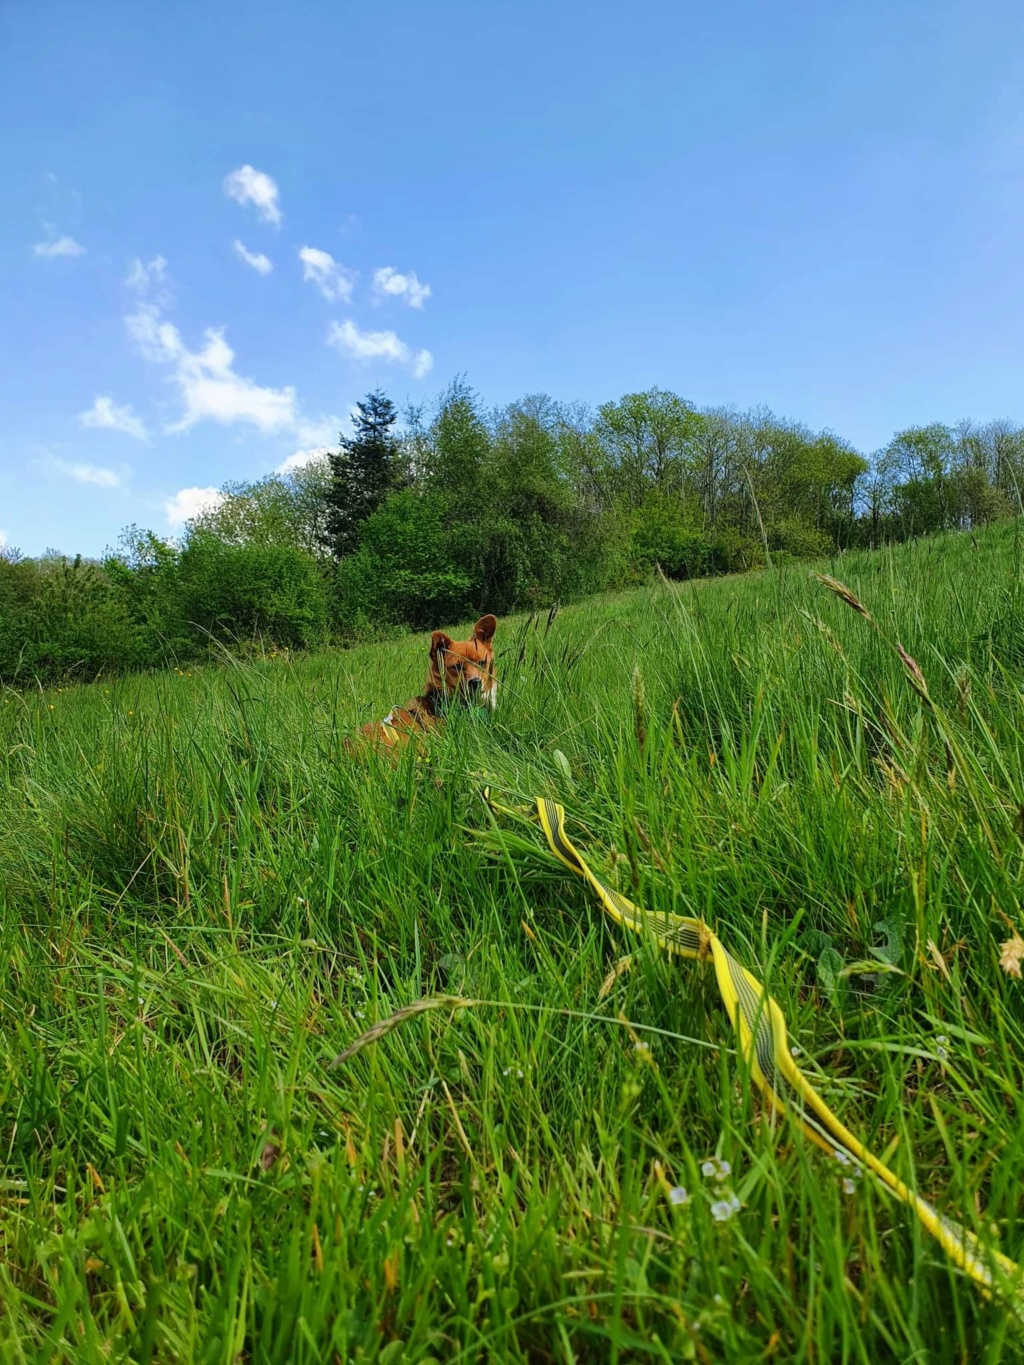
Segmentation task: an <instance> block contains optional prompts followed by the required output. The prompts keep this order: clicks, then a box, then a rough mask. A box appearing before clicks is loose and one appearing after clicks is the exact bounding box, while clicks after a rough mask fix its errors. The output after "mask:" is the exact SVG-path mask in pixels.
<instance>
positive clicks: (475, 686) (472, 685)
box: [469, 678, 480, 692]
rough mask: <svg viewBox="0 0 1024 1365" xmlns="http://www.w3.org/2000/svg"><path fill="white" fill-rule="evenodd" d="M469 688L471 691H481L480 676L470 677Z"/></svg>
mask: <svg viewBox="0 0 1024 1365" xmlns="http://www.w3.org/2000/svg"><path fill="white" fill-rule="evenodd" d="M469 690H470V691H471V692H479V691H480V679H479V678H470V680H469Z"/></svg>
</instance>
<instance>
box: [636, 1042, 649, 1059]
mask: <svg viewBox="0 0 1024 1365" xmlns="http://www.w3.org/2000/svg"><path fill="white" fill-rule="evenodd" d="M633 1050H634V1051H635V1052H639V1053H640V1054H641V1056H643V1054H644V1053H649V1052H650V1050H651V1045H650V1043H642V1042H636V1043H634V1044H633Z"/></svg>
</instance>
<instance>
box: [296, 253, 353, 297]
mask: <svg viewBox="0 0 1024 1365" xmlns="http://www.w3.org/2000/svg"><path fill="white" fill-rule="evenodd" d="M299 260H300V261H301V262H302V278H303V279H304V280H306V281H308V282H309V283H312V284H315V285H316V287H317V288H318V289H319V290H320V293H321V294H323V296H324V298H325V299H328V300H330V302H332V303H334V302H337V301H338V300H340V299H344V300H346V301H347V300H348V299H350V298H351V297H352V283H353V281H354V280H355V275H354V274H353V273H352V271H351V270H346V269H345V267H344V266H343V265H339V264H338V262H337V261H336V260H335V259H334V257H333V256H332V255H331V253H330V252H329V251H321V250H320V249H319V247H315V246H304V247H303V248H302V250H301V251H300V252H299Z"/></svg>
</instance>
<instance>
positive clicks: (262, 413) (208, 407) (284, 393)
mask: <svg viewBox="0 0 1024 1365" xmlns="http://www.w3.org/2000/svg"><path fill="white" fill-rule="evenodd" d="M125 323H126V325H127V328H128V333H129V336H131V338H132V340H133V341H134V342H135V345H136V346H137V347H138V349H139V351H140V352H141V353H142V355H143V356H145V358H146V359H147V360H151V361H153V362H154V363H155V364H164V365H171V366H173V372H172V375H171V378H172V379H173V381H174V383H175V384H177V386H178V388H179V390H180V392H181V397H182V401H183V403H184V409H185V410H184V412H183V414H182V416H181V420H180V421H178V422H175V423H174V424H173V425H172V426H170V427H168V428H167V430H168V431H172V432H178V431H188V429H189V428H190V427H193V426H195V424H196V423H197V422H202V421H207V420H208V421H212V422H219V423H221V424H222V425H224V426H228V425H230V424H231V423H233V422H248V423H250V424H251V425H252V426H254V427H257V428H258V429H259V430H260V431H263V432H272V431H282V430H286V429H288V428H293V427H294V426H295V424H296V421H297V414H296V411H295V390H294V388H293V387H292V386H291V385H287V386H286V387H284V388H281V389H273V388H269V387H266V386H264V385H261V384H256V383H254V382H253V380H251V379H247V378H246V377H245V376H244V375H239V374H236V373H235V370H234V362H235V353H234V351H233V350H232V349H231V347H230V346H229V345H228V343H227V342H226V341H225V339H224V332H223V331H222V330H221V329H219V328H213V327H211V328H207V330H206V331H205V333H204V338H205V345H204V346H203V348H202V350H199V351H190V350H189V349H188V347H187V346H186V345H185V343H184V342H183V341H182V339H181V333H180V332H179V331H178V329H177V327H175V326H174V324H173V323H170V322H165V321H164V320H163V318H162V317H161V314H160V310H159V309H158V308H156V307H155V306H154V305H153V304H145V303H144V304H141V305H140V307H139V309H138V311H137V312H136V313H132V314H131V315H130V316H128V317H127V318H125Z"/></svg>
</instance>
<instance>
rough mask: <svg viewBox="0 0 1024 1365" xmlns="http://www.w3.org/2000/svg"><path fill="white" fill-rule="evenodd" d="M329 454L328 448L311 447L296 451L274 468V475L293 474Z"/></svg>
mask: <svg viewBox="0 0 1024 1365" xmlns="http://www.w3.org/2000/svg"><path fill="white" fill-rule="evenodd" d="M330 453H331V452H330V447H329V446H312V447H311V448H310V449H309V450H297V451H296V452H295V454H294V455H289V456H288V458H287V459H286V460H282V461H281V463H280V464H279V465H277V466H276V467H275V469H274V473H275V474H295V473H296V472H297V471H298V470H300V469H305V468H306V466H307V465H309V464H313V463H314V461H316V460H325V459H326V458H327V456H328V455H329V454H330Z"/></svg>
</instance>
